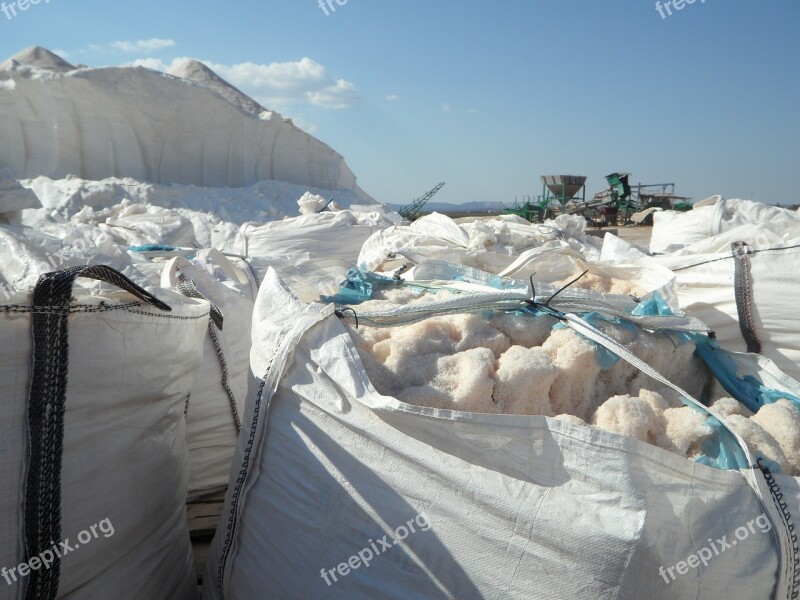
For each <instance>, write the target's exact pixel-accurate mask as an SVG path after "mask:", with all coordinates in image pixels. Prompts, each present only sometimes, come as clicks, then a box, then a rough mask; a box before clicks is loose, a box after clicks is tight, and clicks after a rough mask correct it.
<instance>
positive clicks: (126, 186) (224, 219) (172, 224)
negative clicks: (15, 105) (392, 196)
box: [0, 177, 381, 260]
mask: <svg viewBox="0 0 800 600" xmlns="http://www.w3.org/2000/svg"><path fill="white" fill-rule="evenodd" d="M20 183H21V185H22V186H23V187H25V188H28V189H29V190H31V191H32V192H34V193H35V195H36V197H38V199H39V200H40V201H41V204H42V208H39V209H29V210H25V211H24V212H23V213H22V217H21V223H22V224H23V225H27V226H29V227H34V228H36V229H38V230H44V229H46V228H48V227H50V226H54V225H61V226H62V227H61V230H64V227H68V228H78V227H80V226H83V225H97V224H103V225H106V224H108V225H110V226H114V225H115V224H120V223H124V224H125V225H124V227H129V228H131V227H133V223H132V221H131V219H132V218H133V219H138V220H139V221H141V220H143V219H144V215H149V220H150V221H151V225H150V227H151V230H152V235H151V236H150V237H149V238H148V237H147V236H145V238H144V239H133V240H131V243H140V244H143V243H160V244H171V245H176V246H192V245H197V246H201V247H206V248H210V247H213V248H217V249H220V250H225V251H229V252H237V242H236V238H237V235H238V234H239V230H240V228H241V226H242V225H244V224H245V223H249V222H256V223H264V222H268V221H277V220H280V219H284V218H286V217H292V216H295V215H297V214H298V199H302V198H309V197H315V198H320V197H325V198H331V197H333V198H335V200H336V203H335V204H336V206H337V207H348V206H351V205H362V204H369V205H373V206H375V209H376V210H380V208H381V207H380V205H378V204H374V203H373V202H371V201H367V200H365V198H364V196H363V195H362V194H361V193H359V192H358V191H357V190H325V189H319V188H309V187H308V186H302V185H296V184H292V183H285V182H281V181H260V182H258V183H256V184H254V185H252V186H249V187H244V188H210V187H196V186H192V185H178V184H173V185H159V184H152V183H146V182H141V181H137V180H134V179H116V178H110V179H105V180H102V181H90V180H84V179H79V178H76V177H67V178H65V179H58V180H53V179H50V178H48V177H37V178H35V179H27V180H22V181H21V182H20ZM1 192H2V190H1V189H0V193H1ZM0 201H2V196H0ZM180 223H183V224H184V225H185V227H184V226H181V224H180ZM137 229H138V228H135V227H134V229H133V231H132V233H134V232H136V231H137ZM178 230H180V231H181V232H180V233H179V234H176V233H175V232H176V231H178ZM119 231H121V229H120V230H119ZM54 235H58V236H59V237H62V236H61V235H60V234H54ZM124 241H125V240H120V242H121V243H123V242H124ZM353 260H354V258H353Z"/></svg>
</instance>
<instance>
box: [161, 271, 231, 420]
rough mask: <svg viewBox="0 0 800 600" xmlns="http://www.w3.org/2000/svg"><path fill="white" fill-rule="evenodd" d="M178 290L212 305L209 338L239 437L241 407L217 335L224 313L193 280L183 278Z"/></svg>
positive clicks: (220, 328)
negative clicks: (220, 370)
mask: <svg viewBox="0 0 800 600" xmlns="http://www.w3.org/2000/svg"><path fill="white" fill-rule="evenodd" d="M177 289H178V291H179V292H180V293H181V294H183V295H184V296H186V297H188V298H200V299H202V300H206V301H207V302H209V303H210V304H211V313H210V315H211V320H210V322H209V323H208V336H209V337H210V338H211V342H212V343H213V344H214V350H215V351H216V353H217V358H218V359H219V366H220V368H221V369H222V381H221V382H220V383H221V384H222V389H224V390H225V395H226V396H227V397H228V403H229V404H230V407H231V416H232V417H233V425H234V427H236V435H239V433H240V432H241V430H242V420H241V418H240V417H239V407H238V405H237V403H236V395H235V394H234V393H233V390H232V389H231V386H230V382H229V380H228V361H227V360H226V359H225V353H224V352H223V351H222V343H221V342H220V340H219V336H218V335H217V329H219V330H220V331H222V323H223V315H222V311H221V310H220V309H219V308H218V307H217V306H216V305H215V304H214V303H213V302H211V301H210V300H209V299H208V298H206V297H205V296H204V295H203V294H201V293H200V291H199V290H198V289H197V287H196V286H195V284H194V281H192V280H191V279H188V278H186V277H184V276H181V277H180V283H178V285H177Z"/></svg>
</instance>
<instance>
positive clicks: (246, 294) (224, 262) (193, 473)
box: [161, 250, 253, 500]
mask: <svg viewBox="0 0 800 600" xmlns="http://www.w3.org/2000/svg"><path fill="white" fill-rule="evenodd" d="M187 285H190V286H191V289H193V290H194V291H195V292H196V294H199V296H200V297H203V298H205V299H207V300H208V301H210V302H211V303H212V305H213V306H214V308H215V309H216V310H218V311H219V313H218V315H219V318H218V319H210V320H209V323H208V332H207V335H206V338H205V342H204V350H203V366H202V368H201V369H200V370H199V372H198V374H197V377H196V378H195V382H194V386H193V387H192V394H191V398H190V400H189V407H188V411H187V413H186V441H187V444H188V446H189V465H190V468H189V494H188V499H189V500H193V499H196V498H198V497H199V496H202V495H205V494H208V493H212V492H214V491H218V490H221V489H224V488H225V486H226V485H227V484H228V478H229V475H230V465H231V459H232V458H233V452H234V449H235V447H236V440H237V438H238V436H239V429H240V428H241V417H240V415H241V414H242V412H243V411H244V401H245V397H246V396H247V386H248V380H249V374H250V328H251V319H252V314H253V300H252V299H251V297H250V281H249V279H248V277H247V274H246V273H245V272H244V271H243V270H242V269H239V268H238V267H236V266H234V265H233V264H231V262H230V261H228V259H226V258H225V257H224V256H223V255H222V254H221V253H220V252H218V251H217V250H203V251H200V252H199V253H198V255H197V256H196V257H195V258H194V259H193V260H191V261H190V260H188V259H186V258H183V257H175V258H173V259H171V260H170V261H168V262H167V264H166V266H164V270H163V273H162V276H161V286H162V287H164V288H166V289H172V290H176V291H182V290H186V286H187ZM184 293H187V294H191V292H186V291H184Z"/></svg>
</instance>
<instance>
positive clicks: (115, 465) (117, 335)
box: [0, 267, 209, 600]
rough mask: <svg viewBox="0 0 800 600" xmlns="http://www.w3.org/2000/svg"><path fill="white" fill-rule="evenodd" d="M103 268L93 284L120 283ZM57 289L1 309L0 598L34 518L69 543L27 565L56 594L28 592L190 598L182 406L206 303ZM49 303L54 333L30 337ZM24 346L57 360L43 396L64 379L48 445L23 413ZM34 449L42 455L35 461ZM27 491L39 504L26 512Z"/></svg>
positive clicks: (14, 580) (28, 393)
mask: <svg viewBox="0 0 800 600" xmlns="http://www.w3.org/2000/svg"><path fill="white" fill-rule="evenodd" d="M100 268H102V267H100ZM86 269H91V270H92V272H97V269H98V267H90V268H86ZM116 275H118V274H116ZM116 275H114V274H113V272H112V277H110V278H106V280H107V281H108V280H109V279H113V280H114V281H115V282H117V281H119V282H122V283H123V284H124V281H123V279H122V278H121V277H117V276H116ZM127 283H130V282H127ZM134 287H135V286H134ZM37 289H38V288H37ZM131 289H133V288H131ZM64 294H66V300H65V302H66V304H63V303H62V300H63V298H62V300H58V301H57V300H56V299H55V298H54V299H53V300H52V302H51V303H52V304H53V305H54V306H47V304H46V303H45V304H36V305H35V307H34V306H33V304H32V303H34V300H33V298H35V294H34V295H31V294H27V295H26V294H25V293H20V294H18V295H17V296H15V297H14V301H15V303H14V304H5V305H0V394H1V396H0V397H2V401H3V404H4V410H3V411H2V413H0V467H2V473H3V484H2V491H1V492H0V539H2V544H0V568H3V571H2V573H3V576H4V578H6V579H5V581H2V582H0V598H3V599H7V598H8V599H14V600H19V599H21V598H23V597H25V595H24V594H25V587H26V586H30V585H31V582H32V579H31V578H32V577H33V576H34V574H33V573H31V574H29V575H27V576H19V571H16V572H15V573H14V575H15V577H13V576H12V575H10V574H9V571H10V570H11V569H12V568H17V567H18V565H19V564H21V563H23V562H26V561H27V562H29V563H32V561H31V559H30V556H31V554H33V555H36V554H35V552H33V553H32V552H31V548H30V544H28V545H27V554H26V538H27V536H29V535H30V534H31V527H30V524H31V522H33V521H38V522H44V523H45V527H44V528H45V530H47V529H48V528H50V527H51V525H52V524H58V525H60V527H58V528H56V529H53V531H58V530H59V529H60V536H59V537H58V538H57V539H53V540H52V544H53V545H55V546H56V547H59V545H60V542H66V543H67V545H68V546H70V547H71V548H74V549H73V550H71V551H69V552H68V553H65V554H64V555H63V558H62V559H61V561H60V564H59V565H58V566H57V567H56V566H55V565H53V566H51V567H50V568H49V569H46V568H44V567H40V568H39V569H38V571H37V573H36V575H37V576H40V577H45V576H50V575H52V574H53V573H54V571H53V569H56V568H57V570H58V573H59V577H58V582H57V593H56V594H54V595H41V594H40V595H35V596H33V597H36V598H39V597H57V598H63V599H76V600H77V599H83V598H148V599H153V600H158V599H164V600H173V599H189V598H194V597H195V596H196V579H195V575H194V570H193V565H192V552H191V545H190V542H189V535H188V530H187V524H186V513H185V497H186V488H187V482H188V452H187V447H186V441H185V417H184V410H185V406H186V403H187V400H188V395H189V391H190V390H191V388H192V384H193V381H194V377H195V373H196V371H197V369H198V367H199V365H200V363H201V360H202V348H203V338H204V336H205V333H206V323H207V321H208V313H209V305H208V303H207V302H204V301H200V300H192V299H188V298H183V297H181V296H179V295H177V294H171V293H169V292H163V293H162V291H159V292H158V294H159V297H160V298H161V299H163V300H166V302H167V303H168V305H169V307H171V310H165V309H164V308H163V307H161V308H159V307H158V306H153V305H151V304H149V303H148V302H146V301H142V299H141V298H137V297H136V296H134V295H131V293H128V292H123V291H119V290H116V291H115V290H108V289H103V290H98V289H94V290H92V291H91V292H90V291H88V290H86V289H81V288H78V287H77V286H76V287H75V288H74V289H73V290H70V288H66V290H64ZM70 294H71V295H72V298H71V299H70ZM142 297H144V296H142ZM150 298H151V299H152V301H153V302H156V299H155V298H154V297H152V296H150ZM56 302H58V305H57V306H56ZM159 306H160V305H159ZM54 311H58V313H59V315H60V316H61V319H62V320H65V321H66V331H67V335H66V336H64V335H54V336H50V337H49V338H48V337H41V336H39V337H36V338H35V340H34V338H32V318H33V316H34V315H36V314H38V315H45V314H48V312H54ZM59 322H61V321H59ZM33 332H34V335H38V334H37V333H36V332H37V330H36V328H33ZM37 349H38V350H41V351H43V352H44V353H45V354H47V355H48V356H53V357H59V356H60V357H61V359H62V361H61V363H60V364H61V367H59V368H63V367H64V365H65V364H66V363H65V362H64V361H65V360H68V366H67V368H66V371H65V372H63V373H62V374H63V375H64V377H60V378H59V377H54V378H52V379H48V386H45V390H44V396H45V397H46V399H47V401H48V402H49V401H50V400H51V399H52V398H54V397H56V396H57V395H58V393H59V389H60V390H61V391H64V386H65V401H64V402H63V404H62V407H63V411H64V412H63V446H61V447H59V444H52V443H48V439H51V438H48V437H46V436H45V437H42V435H43V434H42V431H41V430H42V428H41V427H40V426H39V425H35V423H36V422H37V421H36V419H35V415H34V414H31V410H32V408H31V407H32V406H33V400H32V398H33V397H34V393H33V391H32V390H33V389H34V388H35V387H36V386H35V385H34V386H33V388H32V379H33V381H34V384H35V382H36V379H37V378H38V377H39V376H40V375H41V372H42V371H41V369H42V367H43V365H42V364H41V361H39V362H38V363H32V356H34V351H35V350H37ZM36 356H41V355H39V354H37V355H36ZM49 360H50V359H49V358H48V361H46V362H49ZM44 366H45V367H46V366H47V365H44ZM48 431H49V430H48ZM37 440H38V442H37ZM34 445H36V446H38V447H40V448H42V449H43V451H44V453H45V455H46V456H48V457H50V458H52V459H53V460H50V458H48V459H47V460H44V461H41V462H38V463H35V464H34V459H33V458H32V454H31V452H32V451H31V448H33V447H34ZM56 460H60V461H61V469H60V476H59V474H58V472H57V471H58V469H57V466H58V465H57V462H56ZM36 472H41V473H42V476H41V477H42V479H44V478H49V479H50V480H51V481H52V482H55V483H54V485H55V486H56V488H57V491H58V494H57V495H54V496H53V495H51V496H48V497H47V498H40V497H35V495H34V496H32V495H31V490H32V489H35V486H34V487H32V480H31V477H32V474H34V473H36ZM32 499H33V500H34V501H35V502H36V504H37V505H41V506H44V507H45V508H46V510H43V511H42V512H41V514H38V515H32V514H31V505H30V504H31V500H32ZM101 522H102V523H103V525H102V526H101V527H98V525H99V524H100V523H101ZM92 527H94V531H92ZM87 535H88V536H89V538H90V539H87ZM81 538H84V539H86V540H87V541H86V543H82V542H83V539H81ZM79 540H80V541H79ZM48 542H49V540H47V541H46V542H45V545H46V547H45V548H44V549H49V548H50V546H49V545H47V544H48ZM62 548H63V547H62ZM28 597H31V596H30V594H29V596H28Z"/></svg>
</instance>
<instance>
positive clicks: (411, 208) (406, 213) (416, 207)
mask: <svg viewBox="0 0 800 600" xmlns="http://www.w3.org/2000/svg"><path fill="white" fill-rule="evenodd" d="M444 183H445V182H444V181H442V182H441V183H439V184H438V185H437V186H436V187H435V188H433V189H432V190H429V191H428V192H426V193H425V195H424V196H421V197H419V198H417V199H416V200H414V201H413V202H411V204H408V205H407V206H404V207H403V208H401V209H400V210H399V211H397V212H399V213H400V216H401V217H403V218H404V219H408V220H409V221H413V220H414V219H416V218H417V217H418V216H419V213H420V212H421V211H422V208H423V207H424V206H425V205H426V204H427V203H428V201H429V200H430V199H431V198H433V197H434V196H435V195H436V192H438V191H439V190H440V189H442V188H443V187H444Z"/></svg>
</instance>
